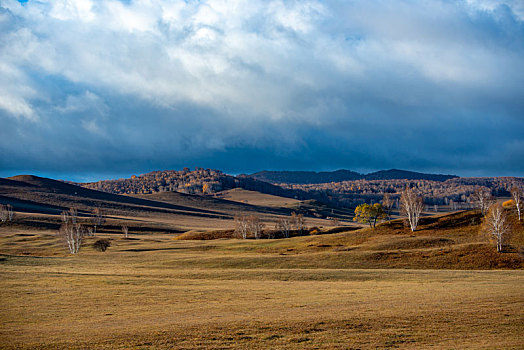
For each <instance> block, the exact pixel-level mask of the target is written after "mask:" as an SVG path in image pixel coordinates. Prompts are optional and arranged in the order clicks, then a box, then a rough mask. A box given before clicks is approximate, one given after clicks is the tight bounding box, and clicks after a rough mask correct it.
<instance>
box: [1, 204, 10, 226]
mask: <svg viewBox="0 0 524 350" xmlns="http://www.w3.org/2000/svg"><path fill="white" fill-rule="evenodd" d="M8 217H9V216H8V215H7V207H6V206H5V205H3V204H0V221H2V222H6V221H7V218H8Z"/></svg>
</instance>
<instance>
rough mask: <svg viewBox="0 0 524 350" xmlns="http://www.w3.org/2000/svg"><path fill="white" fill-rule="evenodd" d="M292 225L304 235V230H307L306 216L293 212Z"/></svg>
mask: <svg viewBox="0 0 524 350" xmlns="http://www.w3.org/2000/svg"><path fill="white" fill-rule="evenodd" d="M291 224H292V225H293V227H294V228H295V230H297V231H299V232H300V234H302V233H303V231H304V229H305V228H306V220H305V219H304V215H302V214H297V213H295V212H292V213H291Z"/></svg>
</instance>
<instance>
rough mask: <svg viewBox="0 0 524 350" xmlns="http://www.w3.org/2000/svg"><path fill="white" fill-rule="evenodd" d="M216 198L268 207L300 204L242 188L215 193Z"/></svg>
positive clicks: (289, 199)
mask: <svg viewBox="0 0 524 350" xmlns="http://www.w3.org/2000/svg"><path fill="white" fill-rule="evenodd" d="M217 197H218V198H222V199H227V200H229V201H233V202H239V203H246V204H252V205H259V206H268V207H295V206H297V205H298V204H299V203H300V201H299V200H295V199H292V198H284V197H279V196H273V195H270V194H265V193H260V192H256V191H248V190H244V189H242V188H235V189H232V190H227V191H222V192H219V193H217Z"/></svg>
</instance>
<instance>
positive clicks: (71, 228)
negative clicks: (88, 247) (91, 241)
mask: <svg viewBox="0 0 524 350" xmlns="http://www.w3.org/2000/svg"><path fill="white" fill-rule="evenodd" d="M85 235H86V230H85V227H84V226H82V225H80V224H74V223H72V222H66V223H64V224H62V226H60V230H59V231H58V236H59V237H60V238H61V239H62V241H63V243H64V245H65V246H66V247H67V249H68V250H69V252H70V253H71V254H76V253H78V251H79V250H80V247H81V246H82V240H83V238H84V236H85Z"/></svg>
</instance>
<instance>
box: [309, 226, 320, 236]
mask: <svg viewBox="0 0 524 350" xmlns="http://www.w3.org/2000/svg"><path fill="white" fill-rule="evenodd" d="M319 233H320V229H319V228H318V227H313V228H311V230H310V231H309V234H310V235H318V234H319Z"/></svg>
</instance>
